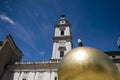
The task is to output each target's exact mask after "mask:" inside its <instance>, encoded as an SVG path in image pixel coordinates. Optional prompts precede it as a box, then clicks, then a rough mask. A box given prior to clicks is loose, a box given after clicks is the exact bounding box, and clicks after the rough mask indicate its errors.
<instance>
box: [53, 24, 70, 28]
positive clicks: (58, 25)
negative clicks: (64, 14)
mask: <svg viewBox="0 0 120 80" xmlns="http://www.w3.org/2000/svg"><path fill="white" fill-rule="evenodd" d="M56 27H71V25H70V24H57V25H55V28H56Z"/></svg>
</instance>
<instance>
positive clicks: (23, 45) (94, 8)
mask: <svg viewBox="0 0 120 80" xmlns="http://www.w3.org/2000/svg"><path fill="white" fill-rule="evenodd" d="M61 14H65V15H66V17H67V19H68V21H69V22H70V23H71V31H72V35H73V47H74V48H75V47H77V46H78V45H77V38H81V39H82V41H83V45H84V46H91V47H94V48H97V49H99V50H101V51H120V49H118V48H117V42H116V41H117V39H118V37H119V36H120V1H119V0H0V40H4V39H5V37H6V35H7V34H11V35H12V37H13V39H14V41H15V43H16V45H17V46H18V47H19V48H20V50H21V51H22V52H23V54H24V57H23V59H22V60H23V61H28V60H48V59H50V58H51V55H52V46H53V45H52V42H53V41H52V37H53V36H54V25H55V24H56V23H57V22H58V20H59V18H60V16H61Z"/></svg>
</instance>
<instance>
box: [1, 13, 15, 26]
mask: <svg viewBox="0 0 120 80" xmlns="http://www.w3.org/2000/svg"><path fill="white" fill-rule="evenodd" d="M0 19H1V20H3V21H6V22H9V23H10V24H13V25H14V24H15V23H14V21H13V20H12V19H10V18H9V17H7V16H5V15H0Z"/></svg>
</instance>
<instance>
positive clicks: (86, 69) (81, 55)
mask: <svg viewBox="0 0 120 80" xmlns="http://www.w3.org/2000/svg"><path fill="white" fill-rule="evenodd" d="M118 75H119V72H118V70H117V67H116V66H115V64H114V63H113V61H112V60H111V59H110V58H109V57H108V56H107V55H105V54H104V53H103V52H101V51H99V50H97V49H94V48H91V47H79V48H75V49H72V50H71V51H69V52H68V53H67V54H66V55H65V56H64V57H63V59H62V61H61V63H60V65H59V67H58V80H120V79H119V78H118Z"/></svg>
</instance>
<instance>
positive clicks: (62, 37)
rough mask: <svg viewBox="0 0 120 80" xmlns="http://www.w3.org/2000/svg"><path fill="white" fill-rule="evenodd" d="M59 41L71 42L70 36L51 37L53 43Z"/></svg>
mask: <svg viewBox="0 0 120 80" xmlns="http://www.w3.org/2000/svg"><path fill="white" fill-rule="evenodd" d="M60 40H66V41H70V42H71V41H72V36H55V37H53V41H54V42H58V41H60Z"/></svg>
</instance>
